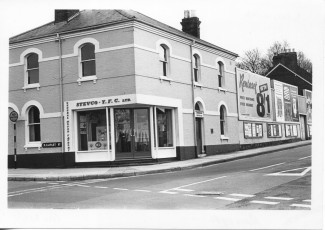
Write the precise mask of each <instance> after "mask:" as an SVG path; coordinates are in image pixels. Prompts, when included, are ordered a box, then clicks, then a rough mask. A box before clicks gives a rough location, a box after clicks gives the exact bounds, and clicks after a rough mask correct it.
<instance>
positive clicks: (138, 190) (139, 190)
mask: <svg viewBox="0 0 325 230" xmlns="http://www.w3.org/2000/svg"><path fill="white" fill-rule="evenodd" d="M133 191H135V192H151V191H149V190H142V189H136V190H133Z"/></svg>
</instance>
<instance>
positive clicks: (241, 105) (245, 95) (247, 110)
mask: <svg viewBox="0 0 325 230" xmlns="http://www.w3.org/2000/svg"><path fill="white" fill-rule="evenodd" d="M236 79H237V92H238V93H237V97H238V111H239V119H240V120H254V121H271V113H272V111H271V109H272V101H271V98H272V97H271V87H270V86H271V84H270V79H269V78H266V77H263V76H261V75H258V74H254V73H251V72H249V71H245V70H242V69H239V68H236Z"/></svg>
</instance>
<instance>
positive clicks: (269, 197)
mask: <svg viewBox="0 0 325 230" xmlns="http://www.w3.org/2000/svg"><path fill="white" fill-rule="evenodd" d="M264 198H265V199H271V200H293V198H290V197H278V196H267V197H264Z"/></svg>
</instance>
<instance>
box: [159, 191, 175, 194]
mask: <svg viewBox="0 0 325 230" xmlns="http://www.w3.org/2000/svg"><path fill="white" fill-rule="evenodd" d="M159 193H165V194H178V192H170V191H160V192H159Z"/></svg>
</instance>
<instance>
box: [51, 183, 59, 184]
mask: <svg viewBox="0 0 325 230" xmlns="http://www.w3.org/2000/svg"><path fill="white" fill-rule="evenodd" d="M49 184H59V183H49Z"/></svg>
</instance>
